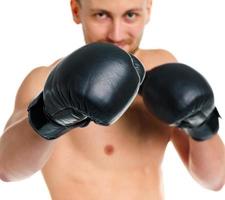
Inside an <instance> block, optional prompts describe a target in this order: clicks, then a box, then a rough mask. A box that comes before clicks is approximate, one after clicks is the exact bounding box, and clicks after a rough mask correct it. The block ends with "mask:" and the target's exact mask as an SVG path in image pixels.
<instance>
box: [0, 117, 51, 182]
mask: <svg viewBox="0 0 225 200" xmlns="http://www.w3.org/2000/svg"><path fill="white" fill-rule="evenodd" d="M54 143H55V142H54V141H47V140H45V139H43V138H41V137H40V136H38V134H36V133H35V132H34V130H33V129H32V128H31V127H30V125H29V123H28V119H27V117H24V118H23V119H21V120H19V121H17V122H16V123H14V124H12V125H11V126H9V127H8V128H7V129H6V130H5V132H4V134H3V135H2V137H1V139H0V175H1V177H0V178H1V179H3V180H5V181H16V180H20V179H23V178H26V177H28V176H30V175H32V174H33V173H35V172H37V171H38V170H39V169H41V168H42V167H43V165H44V164H45V163H46V161H47V160H48V158H49V156H50V154H51V152H52V149H53V146H54Z"/></svg>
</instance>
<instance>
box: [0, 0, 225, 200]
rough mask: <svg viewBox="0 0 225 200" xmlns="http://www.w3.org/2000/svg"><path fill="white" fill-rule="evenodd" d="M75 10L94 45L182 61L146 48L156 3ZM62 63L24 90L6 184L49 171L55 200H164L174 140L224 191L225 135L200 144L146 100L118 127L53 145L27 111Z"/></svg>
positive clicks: (2, 151)
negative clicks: (165, 167) (165, 169)
mask: <svg viewBox="0 0 225 200" xmlns="http://www.w3.org/2000/svg"><path fill="white" fill-rule="evenodd" d="M71 10H72V13H73V18H74V22H75V23H77V24H81V25H82V28H83V33H84V39H85V42H86V43H91V42H96V41H101V42H109V43H113V44H115V45H117V46H119V47H120V48H122V49H124V50H125V51H127V52H130V53H133V54H134V55H135V56H137V57H138V58H139V59H140V60H141V62H142V63H143V64H144V66H145V69H146V70H150V69H152V68H154V67H156V66H158V65H160V64H163V63H168V62H176V59H175V57H174V56H173V55H172V54H171V53H169V52H168V51H166V50H162V49H153V50H143V49H140V48H139V43H140V41H141V38H142V35H143V31H144V27H145V25H146V24H147V23H148V21H149V17H150V13H151V1H150V0H132V1H130V0H113V1H108V0H81V2H80V3H77V2H76V1H75V0H71ZM57 63H58V61H56V62H55V63H53V64H52V65H51V66H47V67H38V68H35V69H34V70H32V71H31V72H30V73H29V74H28V75H27V76H26V78H25V79H24V81H23V82H22V84H21V86H20V87H19V90H18V92H17V96H16V101H15V109H14V112H13V113H12V115H11V117H10V118H9V120H8V122H7V124H6V127H5V130H4V133H3V135H2V137H1V140H0V163H1V164H0V177H1V179H2V180H4V181H17V180H21V179H24V178H27V177H29V176H31V175H32V174H33V173H35V172H36V171H38V170H42V172H43V176H44V178H45V181H46V183H47V186H48V188H49V191H50V194H51V196H52V199H53V200H62V199H63V200H69V199H82V200H89V199H92V200H95V199H96V200H106V199H107V200H111V199H112V200H114V199H117V200H120V199H121V200H126V199H127V200H128V199H129V200H132V199H135V200H136V199H142V200H145V199H146V200H147V199H155V200H162V199H163V196H164V194H163V187H162V185H163V183H162V174H161V164H162V160H163V156H164V153H165V149H166V147H167V144H168V143H169V142H170V141H171V142H173V144H174V146H175V148H176V150H177V152H178V154H179V155H180V157H181V159H182V161H183V162H184V165H185V166H186V168H187V170H188V171H189V172H190V174H191V175H192V176H193V178H194V179H195V180H196V181H197V182H199V184H201V185H202V186H204V187H206V188H208V189H211V190H219V189H221V188H222V186H223V185H224V182H225V170H224V168H225V150H224V144H223V142H222V140H221V139H220V137H219V135H218V134H217V135H215V136H213V137H212V138H211V139H209V140H207V141H204V142H196V141H194V140H192V139H191V138H190V137H189V136H188V135H186V134H185V133H184V132H183V131H182V130H181V129H177V128H175V127H170V126H168V125H167V124H164V123H163V122H161V121H159V120H158V119H156V118H155V117H154V116H153V115H152V114H151V113H150V112H149V111H148V110H147V108H146V107H145V105H144V103H143V101H142V97H141V96H137V97H136V99H135V100H134V102H133V103H132V105H131V106H130V107H129V109H128V110H127V111H126V112H125V114H124V115H123V116H122V117H121V118H120V119H119V120H118V121H116V122H115V123H114V124H113V125H111V126H107V127H105V126H100V125H97V124H94V123H90V124H89V126H87V127H85V128H76V129H73V130H71V131H70V132H68V133H67V134H65V135H63V136H62V137H60V138H58V139H56V140H52V141H47V140H44V139H43V138H41V137H40V136H38V135H37V134H36V133H35V131H34V130H33V129H32V128H31V126H30V125H29V122H28V118H27V107H28V105H29V103H30V102H31V101H32V99H33V98H34V97H35V96H36V95H37V94H38V93H39V92H40V91H42V89H43V87H44V84H45V81H46V79H47V77H48V75H49V73H50V72H51V70H52V69H53V68H54V67H55V66H56V65H57ZM162 78H163V77H162Z"/></svg>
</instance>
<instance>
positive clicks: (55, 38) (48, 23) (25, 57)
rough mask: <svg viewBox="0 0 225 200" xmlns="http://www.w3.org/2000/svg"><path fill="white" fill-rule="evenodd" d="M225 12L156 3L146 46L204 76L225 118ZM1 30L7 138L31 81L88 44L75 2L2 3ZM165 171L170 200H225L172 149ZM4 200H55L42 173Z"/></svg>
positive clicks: (224, 193)
mask: <svg viewBox="0 0 225 200" xmlns="http://www.w3.org/2000/svg"><path fill="white" fill-rule="evenodd" d="M121 1H122V0H121ZM224 10H225V5H224V3H223V0H213V1H212V0H154V1H153V10H152V17H151V21H150V23H149V25H148V26H147V27H146V30H145V34H144V38H143V41H142V44H141V47H143V48H164V49H167V50H169V51H171V52H172V53H173V54H174V55H175V56H176V57H177V59H178V60H179V61H180V62H183V63H186V64H189V65H191V66H192V67H194V68H195V69H197V70H198V71H200V72H201V73H202V74H203V75H204V76H205V77H206V78H207V79H208V81H209V82H210V84H211V86H212V88H213V90H214V93H215V100H216V105H217V107H218V109H219V111H220V114H221V116H225V105H224V102H225V94H224V86H225V80H224V75H223V68H224V67H225V60H224V57H225V56H224V47H225V38H224V36H225V31H224V24H225V23H224V19H225V12H224ZM0 26H1V27H0V58H1V60H0V61H1V62H0V65H1V66H0V91H1V92H0V129H1V132H2V130H3V127H4V125H5V123H6V120H7V119H8V117H9V115H10V114H11V112H12V109H13V104H14V99H15V93H16V91H17V89H18V87H19V85H20V83H21V81H22V80H23V78H24V77H25V75H26V74H27V73H28V72H29V71H30V70H31V69H33V68H34V67H36V66H40V65H49V64H50V63H52V62H53V61H54V60H56V59H57V58H59V57H62V56H65V55H67V54H68V53H70V52H71V51H73V50H74V49H76V48H78V47H80V46H82V45H83V44H84V43H83V37H82V32H81V27H80V26H76V25H74V24H73V21H72V16H71V12H70V5H69V0H36V1H33V0H19V1H18V0H11V1H1V2H0ZM220 122H221V129H220V135H221V137H222V139H223V141H225V122H224V120H221V121H220ZM209 162H211V161H210V160H209ZM163 171H164V186H165V196H166V199H167V200H180V199H182V200H189V199H198V198H199V199H204V200H209V199H210V200H211V199H213V200H222V199H224V198H225V188H223V189H222V190H221V191H219V192H212V191H208V190H206V189H204V188H202V187H201V186H199V185H198V184H197V183H196V182H195V181H194V180H193V179H192V178H191V177H190V175H189V174H188V173H187V171H186V169H185V168H184V166H183V164H182V163H181V161H180V160H179V158H178V156H177V154H176V153H175V151H174V149H173V147H172V145H171V144H170V145H169V146H168V149H167V151H166V155H165V159H164V163H163ZM0 199H2V200H13V199H23V200H30V199H32V200H36V199H38V200H40V199H42V200H45V199H46V200H49V199H50V197H49V195H48V191H47V188H46V186H45V183H44V182H43V180H42V177H41V175H40V173H36V174H35V175H33V176H32V177H30V178H28V179H26V180H23V181H20V182H15V183H3V182H0Z"/></svg>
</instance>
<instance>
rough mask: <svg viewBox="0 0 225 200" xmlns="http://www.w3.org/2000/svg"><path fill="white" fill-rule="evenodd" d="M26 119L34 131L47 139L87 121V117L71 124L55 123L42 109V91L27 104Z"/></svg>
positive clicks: (54, 137) (56, 136) (81, 125)
mask: <svg viewBox="0 0 225 200" xmlns="http://www.w3.org/2000/svg"><path fill="white" fill-rule="evenodd" d="M28 120H29V123H30V125H31V127H32V128H33V129H34V130H35V132H37V133H38V134H39V135H40V136H41V137H43V138H45V139H47V140H52V139H56V138H58V137H60V136H61V135H63V134H64V133H66V132H68V131H70V130H71V129H73V128H75V127H83V126H86V125H87V124H88V123H89V120H88V119H85V120H82V121H79V122H77V123H75V124H72V125H71V124H70V125H65V124H63V125H62V124H59V123H57V122H56V121H54V120H53V119H52V118H51V117H50V116H48V115H47V114H46V112H45V111H44V101H43V93H42V92H41V93H40V94H39V95H38V96H37V97H36V98H35V99H34V100H33V101H32V102H31V104H30V105H29V107H28Z"/></svg>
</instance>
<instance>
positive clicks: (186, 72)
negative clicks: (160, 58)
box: [140, 63, 219, 141]
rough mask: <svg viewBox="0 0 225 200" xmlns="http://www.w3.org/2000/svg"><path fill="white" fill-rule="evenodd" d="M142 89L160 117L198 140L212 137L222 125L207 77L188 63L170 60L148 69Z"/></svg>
mask: <svg viewBox="0 0 225 200" xmlns="http://www.w3.org/2000/svg"><path fill="white" fill-rule="evenodd" d="M140 93H141V95H142V96H143V101H144V103H145V105H146V106H147V108H148V109H149V110H150V111H151V112H152V113H153V114H154V115H155V116H156V117H157V118H159V119H160V120H162V121H164V122H166V123H168V124H169V125H174V126H176V127H179V128H182V129H183V130H184V131H185V132H186V133H188V134H189V135H190V136H191V137H192V138H193V139H195V140H197V141H203V140H206V139H208V138H210V137H212V136H213V135H214V134H216V133H217V131H218V129H219V121H218V118H219V113H218V111H217V109H216V107H215V106H214V95H213V91H212V89H211V87H210V85H209V84H208V82H207V81H206V80H205V78H204V77H203V76H202V75H201V74H200V73H198V72H197V71H195V70H194V69H193V68H191V67H189V66H187V65H184V64H180V63H169V64H164V65H160V66H158V67H156V68H154V69H152V70H150V71H148V72H146V76H145V80H144V82H143V84H142V86H141V89H140Z"/></svg>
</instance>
